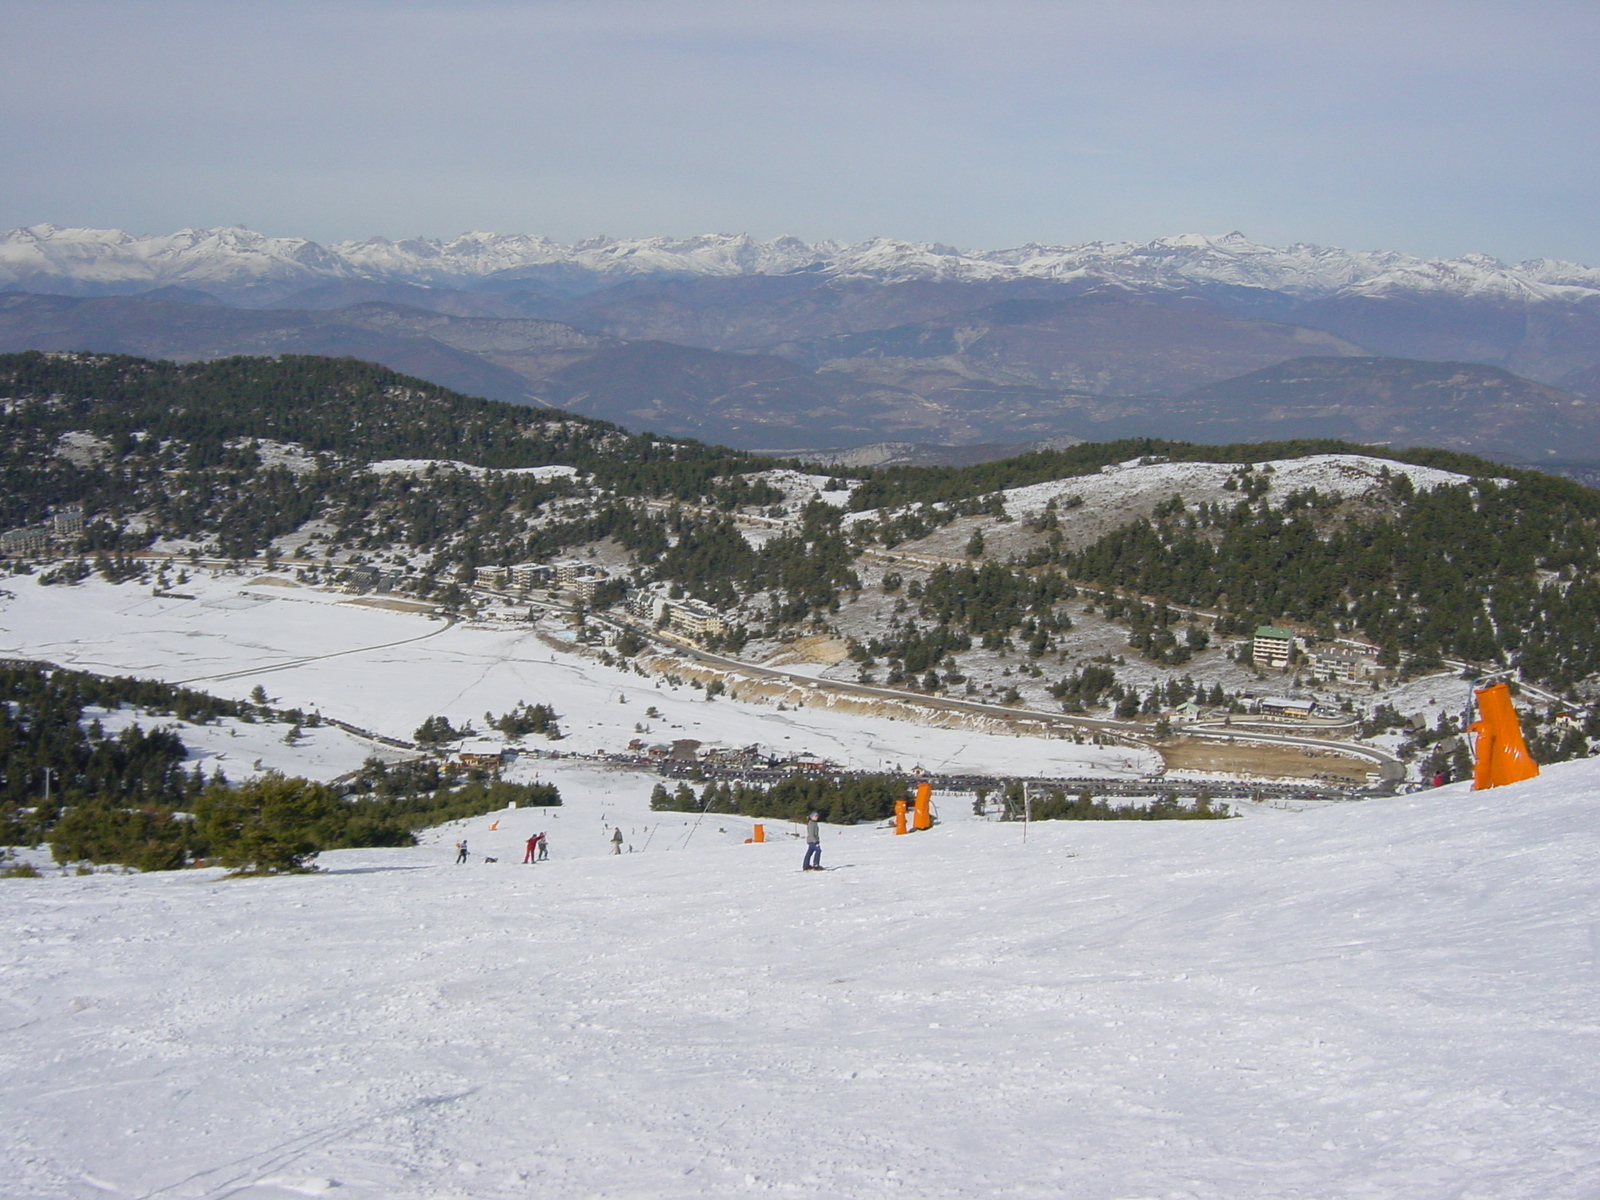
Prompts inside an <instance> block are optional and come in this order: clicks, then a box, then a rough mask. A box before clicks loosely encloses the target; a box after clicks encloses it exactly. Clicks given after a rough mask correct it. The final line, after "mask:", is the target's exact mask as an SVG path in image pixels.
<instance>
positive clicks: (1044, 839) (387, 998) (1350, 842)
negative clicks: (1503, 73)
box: [0, 762, 1600, 1200]
mask: <svg viewBox="0 0 1600 1200" xmlns="http://www.w3.org/2000/svg"><path fill="white" fill-rule="evenodd" d="M552 770H555V771H557V772H560V774H559V777H557V778H556V782H558V783H559V784H560V785H561V786H562V788H563V792H564V794H566V795H567V796H568V803H567V805H566V806H565V807H564V808H563V809H561V810H553V811H552V810H518V811H515V812H509V813H502V814H497V815H496V816H493V817H484V818H477V819H475V820H473V821H469V822H463V823H460V825H458V826H455V827H447V828H444V829H440V830H438V831H437V833H436V836H435V838H434V839H433V840H431V841H430V843H429V844H427V845H425V846H422V847H419V848H416V849H413V850H385V851H376V850H367V851H341V852H338V853H334V854H329V855H325V856H324V865H325V866H326V867H328V868H329V870H327V871H326V872H325V873H322V874H318V875H313V876H302V877H289V878H280V879H259V880H229V879H225V878H223V877H221V876H220V875H219V874H218V873H216V872H213V871H192V872H184V873H175V874H167V875H150V876H117V875H99V876H93V877H83V878H78V877H64V878H63V877H55V878H46V879H41V880H24V879H17V880H5V881H0V919H3V920H4V921H5V923H6V926H7V928H9V929H10V930H12V931H13V936H12V937H11V938H9V939H7V941H6V942H5V944H4V947H3V949H0V954H3V955H4V959H3V960H0V961H3V962H4V970H3V973H0V980H3V981H4V982H3V985H0V986H3V991H0V997H3V1000H4V1004H3V1008H0V1011H3V1012H4V1014H5V1021H6V1027H7V1029H8V1030H9V1031H10V1033H11V1036H10V1037H8V1038H7V1039H5V1040H4V1042H3V1043H0V1080H3V1086H0V1125H3V1127H4V1128H6V1129H7V1130H8V1137H7V1138H6V1139H4V1143H3V1146H0V1170H3V1171H4V1177H5V1179H6V1181H7V1184H6V1188H5V1191H6V1194H7V1195H9V1196H16V1197H19V1198H29V1200H31V1198H33V1197H52V1198H54V1197H63V1196H68V1197H70V1196H83V1197H89V1196H99V1197H104V1196H117V1195H127V1196H154V1195H159V1196H162V1197H175V1198H188V1197H194V1198H199V1197H208V1196H222V1195H229V1196H243V1197H261V1198H266V1197H287V1196H292V1195H297V1194H298V1195H306V1194H320V1193H321V1192H324V1191H332V1192H333V1194H336V1195H341V1196H346V1197H349V1198H350V1200H359V1198H361V1197H369V1196H370V1197H382V1198H384V1200H409V1198H411V1197H418V1198H421V1197H429V1198H439V1197H473V1198H477V1197H500V1196H505V1197H525V1196H530V1195H536V1196H540V1197H589V1196H607V1197H624V1196H629V1197H678V1196H681V1197H691V1196H693V1197H703V1196H744V1195H794V1196H810V1195H814V1196H830V1197H832V1196H845V1197H876V1196H902V1197H924V1196H925V1197H941V1198H944V1197H962V1196H974V1197H977V1196H985V1197H987V1196H996V1195H1004V1196H1018V1197H1066V1198H1070V1200H1116V1198H1129V1197H1163V1198H1166V1197H1191V1198H1201V1200H1213V1198H1215V1200H1224V1198H1226V1200H1247V1198H1256V1197H1259V1198H1263V1200H1265V1198H1268V1197H1272V1198H1280V1197H1295V1198H1302V1197H1303V1198H1307V1200H1310V1198H1312V1197H1318V1198H1320V1197H1331V1196H1350V1197H1357V1196H1359V1197H1393V1198H1395V1200H1401V1198H1404V1200H1430V1198H1433V1197H1440V1198H1442V1197H1481V1198H1492V1197H1505V1198H1507V1200H1510V1198H1517V1200H1522V1198H1525V1197H1530V1196H1538V1197H1579V1196H1590V1195H1593V1194H1595V1191H1596V1189H1597V1188H1600V1157H1597V1155H1596V1154H1595V1148H1596V1132H1597V1126H1600V1116H1597V1115H1596V1114H1597V1113H1600V1103H1597V1100H1600V1097H1597V1096H1596V1090H1597V1086H1596V1083H1595V1080H1596V1079H1597V1078H1600V1073H1597V1071H1596V1066H1597V1065H1600V1064H1597V1062H1596V1058H1597V1053H1596V1052H1597V1049H1600V1046H1597V1035H1596V1030H1597V1029H1600V1019H1597V1018H1600V1012H1597V1009H1600V1001H1597V999H1596V989H1595V986H1594V980H1595V975H1594V973H1595V968H1596V961H1597V959H1596V950H1595V945H1596V943H1595V937H1594V917H1593V914H1594V911H1595V907H1596V901H1597V900H1600V882H1597V880H1600V872H1597V871H1596V867H1597V865H1600V864H1597V858H1600V854H1597V851H1600V837H1597V835H1596V832H1595V821H1594V809H1595V801H1594V799H1593V796H1594V794H1595V791H1596V786H1597V784H1600V768H1597V764H1593V763H1587V762H1580V763H1571V764H1563V765H1561V766H1558V767H1554V768H1551V769H1549V770H1548V771H1547V772H1546V774H1545V776H1544V777H1543V778H1541V779H1538V780H1534V781H1531V782H1530V783H1528V784H1524V785H1520V786H1517V787H1513V788H1506V789H1501V790H1499V791H1496V792H1494V793H1490V794H1473V793H1471V792H1470V791H1467V790H1465V789H1464V788H1463V787H1460V786H1455V787H1450V788H1445V789H1440V790H1437V791H1433V792H1429V793H1425V794H1422V795H1419V796H1412V797H1401V798H1397V799H1392V800H1383V801H1370V802H1367V803H1363V804H1359V805H1348V806H1340V807H1336V808H1328V809H1322V810H1319V811H1316V812H1308V813H1302V814H1286V813H1277V812H1262V813H1257V812H1252V813H1251V815H1250V817H1249V818H1247V819H1241V820H1235V821H1228V822H1201V823H1157V824H1143V823H1126V824H1075V823H1074V824H1068V823H1049V824H1039V825H1034V826H1033V827H1032V828H1031V829H1030V830H1029V831H1028V839H1027V842H1026V843H1025V844H1024V843H1023V841H1022V836H1021V835H1022V831H1021V829H1020V828H1018V827H1017V826H1005V825H986V824H982V823H979V822H975V821H965V822H962V821H955V822H952V823H950V824H946V825H941V826H939V827H937V828H936V829H935V830H933V831H932V832H930V833H926V834H918V835H913V836H911V837H906V838H895V837H894V836H893V835H892V834H890V833H888V832H886V831H883V830H879V829H876V828H867V827H858V828H851V829H831V828H830V829H827V830H826V831H825V837H824V863H825V864H827V865H829V866H832V867H837V868H839V869H838V870H834V871H830V872H827V873H824V874H802V873H801V872H800V871H799V870H798V866H799V857H800V854H799V846H798V844H797V843H796V842H794V841H792V840H788V839H782V840H779V841H777V842H774V843H770V844H767V845H762V846H747V845H741V844H738V842H737V840H736V839H737V838H738V836H739V835H740V833H741V832H742V831H741V830H737V829H728V831H727V833H726V835H725V836H719V837H717V838H706V837H704V836H703V834H705V833H706V832H707V831H708V829H709V828H711V826H710V823H711V822H713V821H715V822H717V823H718V824H719V825H722V826H726V825H727V824H728V822H729V820H730V819H729V818H713V817H707V818H706V823H705V824H703V825H702V827H701V830H700V832H699V833H696V834H695V836H694V838H692V839H690V840H689V841H688V843H687V844H686V845H680V844H678V842H679V839H677V838H676V837H675V838H674V839H673V841H672V842H671V843H670V848H668V849H665V850H662V849H661V845H662V842H661V841H657V842H655V843H653V844H652V846H651V848H650V849H649V850H645V851H642V852H637V853H634V854H631V855H624V856H622V857H611V856H608V855H607V854H606V849H607V846H606V844H605V842H604V838H603V834H604V832H605V829H606V828H607V826H608V825H609V824H611V823H614V822H616V821H619V820H620V821H622V822H624V823H625V824H626V825H630V826H631V825H632V824H633V823H634V822H640V823H643V822H647V821H649V820H651V819H661V820H663V821H664V820H666V819H667V818H668V815H667V814H648V813H647V812H646V811H645V810H644V809H643V797H642V789H638V788H636V787H635V781H634V780H633V779H632V778H631V777H627V776H622V775H613V774H609V773H606V772H602V771H598V770H596V769H594V768H581V769H578V770H575V771H573V772H571V773H567V772H566V771H565V769H564V768H563V767H561V766H560V765H557V766H555V767H552ZM557 813H559V815H557ZM670 819H671V820H674V821H677V822H678V824H677V825H676V826H675V827H674V828H675V829H684V828H685V826H684V825H683V823H682V822H683V821H684V820H686V819H688V820H692V818H686V817H685V816H684V815H682V814H671V815H670ZM495 820H498V821H499V822H500V828H499V829H498V830H497V831H495V833H494V834H492V835H491V834H490V833H489V832H488V826H489V825H490V824H491V823H492V822H494V821H495ZM540 828H548V829H550V831H551V834H552V842H553V845H554V857H553V859H552V860H551V861H550V862H548V863H545V864H541V865H538V866H532V867H527V866H521V865H518V864H516V863H514V862H509V861H508V859H507V857H506V855H505V854H504V853H502V854H501V855H499V857H500V862H498V863H494V864H485V863H483V862H482V861H481V857H480V853H481V852H487V853H491V854H492V853H494V851H495V850H496V849H502V848H503V847H504V846H506V845H510V846H511V847H512V848H513V849H519V848H520V844H521V841H522V840H523V839H525V838H526V836H527V835H528V834H529V833H531V832H533V831H535V830H536V829H540ZM462 833H465V834H466V836H468V837H469V839H470V841H471V844H472V846H473V848H474V852H475V853H474V858H473V862H472V863H471V864H470V865H468V866H463V867H456V866H453V865H451V862H450V859H451V852H450V845H451V843H452V842H453V841H455V840H457V839H458V838H459V837H460V836H461V835H462ZM517 857H520V855H518V856H517ZM335 1185H337V1186H336V1187H335Z"/></svg>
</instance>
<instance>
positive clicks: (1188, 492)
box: [1005, 454, 1469, 518]
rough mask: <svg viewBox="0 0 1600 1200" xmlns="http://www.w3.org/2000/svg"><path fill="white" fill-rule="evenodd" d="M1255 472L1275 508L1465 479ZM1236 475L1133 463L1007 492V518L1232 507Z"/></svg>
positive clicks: (1316, 463)
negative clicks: (1082, 509)
mask: <svg viewBox="0 0 1600 1200" xmlns="http://www.w3.org/2000/svg"><path fill="white" fill-rule="evenodd" d="M1254 466H1255V469H1256V470H1257V471H1264V470H1265V469H1266V468H1268V467H1271V468H1272V474H1271V479H1272V490H1271V491H1270V492H1269V493H1268V498H1269V499H1271V500H1273V501H1274V502H1281V501H1282V500H1283V499H1284V498H1285V497H1286V496H1288V495H1289V494H1290V493H1292V492H1298V491H1304V490H1305V489H1307V488H1314V489H1316V491H1317V492H1319V493H1320V494H1322V495H1324V496H1337V497H1339V498H1340V499H1341V500H1344V499H1350V498H1352V497H1356V496H1364V495H1366V494H1367V493H1368V492H1370V491H1372V490H1373V489H1374V488H1377V487H1381V486H1383V484H1384V481H1385V478H1386V477H1392V476H1396V475H1404V476H1405V477H1406V478H1408V479H1409V480H1411V485H1412V486H1413V487H1414V488H1416V489H1417V490H1418V491H1424V492H1425V491H1432V490H1433V489H1434V488H1437V487H1448V486H1450V485H1452V484H1458V483H1467V482H1469V479H1468V477H1467V476H1465V475H1458V474H1456V473H1455V472H1453V471H1441V470H1439V469H1438V468H1436V467H1419V466H1416V465H1414V464H1412V463H1401V462H1393V461H1391V460H1389V459H1384V458H1367V457H1365V456H1364V455H1360V454H1313V455H1308V456H1307V457H1305V458H1291V459H1276V460H1273V461H1270V462H1260V463H1256V464H1254ZM1238 471H1239V467H1238V466H1237V465H1236V464H1233V463H1213V462H1164V463H1144V462H1141V461H1140V460H1139V459H1132V460H1130V461H1129V462H1125V463H1117V464H1114V465H1112V466H1109V467H1102V468H1101V469H1100V473H1099V474H1098V475H1083V476H1079V477H1077V478H1074V479H1054V480H1051V481H1050V482H1048V483H1035V484H1030V485H1028V486H1027V487H1020V488H1012V489H1010V490H1009V491H1007V492H1006V493H1005V505H1006V512H1007V514H1008V515H1009V516H1011V517H1013V518H1022V517H1028V516H1037V515H1038V514H1039V513H1041V512H1042V511H1043V510H1044V507H1045V505H1047V504H1049V503H1050V501H1052V500H1061V499H1064V498H1066V497H1070V496H1078V497H1081V498H1082V500H1083V501H1084V504H1085V505H1086V506H1088V507H1089V508H1090V510H1091V511H1093V510H1095V509H1099V508H1112V509H1114V508H1116V507H1117V506H1118V505H1123V506H1126V505H1128V504H1130V503H1132V504H1136V505H1142V504H1143V502H1144V501H1146V500H1150V501H1159V500H1164V499H1167V498H1168V497H1170V496H1175V495H1176V496H1182V497H1183V499H1184V501H1185V503H1188V504H1197V503H1199V502H1201V501H1205V502H1207V503H1213V504H1216V503H1222V502H1236V501H1237V500H1238V498H1239V493H1238V492H1230V491H1227V490H1226V489H1224V488H1223V486H1222V485H1223V483H1224V481H1226V480H1227V478H1228V477H1229V476H1230V475H1237V473H1238Z"/></svg>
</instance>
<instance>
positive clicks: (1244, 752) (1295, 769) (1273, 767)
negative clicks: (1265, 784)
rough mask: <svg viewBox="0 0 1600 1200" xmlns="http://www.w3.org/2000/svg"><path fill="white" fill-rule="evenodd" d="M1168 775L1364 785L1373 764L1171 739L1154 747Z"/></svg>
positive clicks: (1324, 754)
mask: <svg viewBox="0 0 1600 1200" xmlns="http://www.w3.org/2000/svg"><path fill="white" fill-rule="evenodd" d="M1156 749H1157V750H1159V751H1160V753H1161V757H1162V758H1163V759H1165V760H1166V764H1167V769H1168V770H1169V771H1201V772H1204V771H1222V772H1226V773H1229V774H1237V775H1262V776H1266V777H1268V778H1273V779H1284V778H1289V779H1316V778H1319V777H1320V778H1328V777H1332V778H1335V779H1341V780H1345V781H1347V782H1349V783H1366V782H1367V777H1368V776H1369V775H1370V774H1372V773H1373V772H1375V771H1377V769H1378V768H1377V764H1375V763H1372V762H1369V761H1368V760H1366V759H1363V758H1352V757H1350V756H1348V755H1344V754H1338V753H1336V752H1334V751H1331V750H1311V749H1306V748H1303V747H1299V746H1266V745H1259V744H1252V743H1249V742H1234V743H1233V744H1232V745H1229V744H1228V743H1226V742H1214V741H1210V740H1207V739H1201V738H1175V739H1173V740H1172V741H1168V742H1162V743H1161V744H1160V745H1158V746H1157V747H1156Z"/></svg>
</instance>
